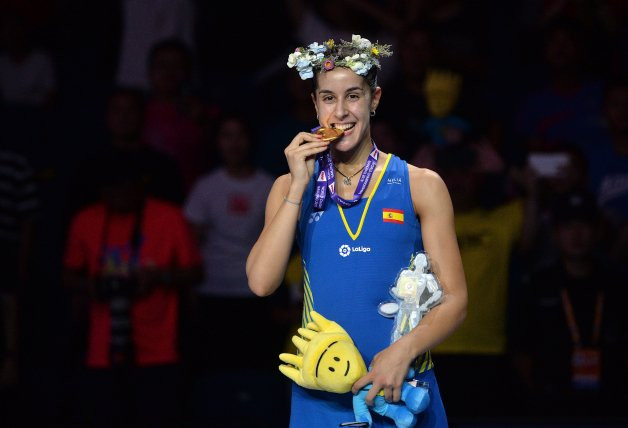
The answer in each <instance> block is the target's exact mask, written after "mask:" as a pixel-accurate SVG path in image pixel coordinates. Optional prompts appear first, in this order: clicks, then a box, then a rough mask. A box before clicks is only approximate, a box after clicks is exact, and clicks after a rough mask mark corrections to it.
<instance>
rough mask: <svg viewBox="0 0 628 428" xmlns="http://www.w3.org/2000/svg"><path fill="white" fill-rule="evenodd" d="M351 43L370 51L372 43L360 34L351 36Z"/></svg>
mask: <svg viewBox="0 0 628 428" xmlns="http://www.w3.org/2000/svg"><path fill="white" fill-rule="evenodd" d="M351 42H352V43H355V44H356V45H358V47H359V48H360V49H369V48H370V47H371V41H370V40H369V39H363V38H362V37H361V36H360V35H359V34H353V35H352V36H351Z"/></svg>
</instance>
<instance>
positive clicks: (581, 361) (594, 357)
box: [571, 348, 602, 390]
mask: <svg viewBox="0 0 628 428" xmlns="http://www.w3.org/2000/svg"><path fill="white" fill-rule="evenodd" d="M601 373H602V353H601V352H600V350H599V349H597V348H575V349H574V351H573V354H572V357H571V374H572V376H571V383H572V386H573V387H574V388H575V389H586V390H596V389H599V387H600V377H601Z"/></svg>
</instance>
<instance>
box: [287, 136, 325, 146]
mask: <svg viewBox="0 0 628 428" xmlns="http://www.w3.org/2000/svg"><path fill="white" fill-rule="evenodd" d="M321 138H322V137H320V136H319V135H318V134H311V133H309V132H299V133H298V134H297V135H296V136H295V137H294V139H293V140H292V141H291V142H290V144H289V145H288V148H294V147H298V146H299V145H300V144H301V143H302V142H304V141H320V139H321Z"/></svg>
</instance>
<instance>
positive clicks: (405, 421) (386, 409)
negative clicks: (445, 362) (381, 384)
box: [345, 369, 430, 428]
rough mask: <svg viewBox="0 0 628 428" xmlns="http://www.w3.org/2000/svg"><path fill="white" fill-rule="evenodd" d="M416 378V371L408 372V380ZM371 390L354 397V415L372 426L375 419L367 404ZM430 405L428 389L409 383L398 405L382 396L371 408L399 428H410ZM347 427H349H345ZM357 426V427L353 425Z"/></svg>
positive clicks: (403, 388) (362, 391) (376, 398)
mask: <svg viewBox="0 0 628 428" xmlns="http://www.w3.org/2000/svg"><path fill="white" fill-rule="evenodd" d="M413 376H414V370H413V369H410V371H409V372H408V376H407V378H408V379H411V378H412V377H413ZM370 389H371V385H370V384H369V385H367V386H365V387H364V388H362V389H361V390H360V392H358V393H357V394H356V395H354V396H353V413H354V414H355V420H356V421H358V422H366V423H368V425H365V426H370V425H371V424H372V423H373V418H372V417H371V414H370V412H369V407H368V406H367V404H366V395H367V394H368V392H369V390H370ZM429 404H430V395H429V393H428V390H427V388H425V387H423V386H412V385H411V384H410V383H409V382H408V381H406V382H404V383H403V386H402V389H401V401H400V402H397V403H388V402H387V401H386V400H385V399H384V397H383V396H382V395H380V394H378V395H376V396H375V399H374V400H373V407H371V408H370V410H372V411H373V412H375V413H377V414H378V415H382V416H386V417H387V418H390V419H392V420H393V421H395V425H396V426H397V427H398V428H410V427H413V426H414V425H415V424H416V421H417V419H416V415H418V414H419V413H421V412H422V411H423V410H425V409H426V408H427V406H429ZM345 426H347V425H345ZM352 426H356V425H352Z"/></svg>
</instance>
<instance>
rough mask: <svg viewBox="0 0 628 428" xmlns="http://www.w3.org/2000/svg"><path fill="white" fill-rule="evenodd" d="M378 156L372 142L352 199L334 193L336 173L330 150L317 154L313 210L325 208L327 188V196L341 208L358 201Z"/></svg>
mask: <svg viewBox="0 0 628 428" xmlns="http://www.w3.org/2000/svg"><path fill="white" fill-rule="evenodd" d="M378 158H379V150H377V146H376V145H375V142H373V149H372V150H371V153H370V154H369V157H368V158H367V159H366V164H365V165H364V169H363V170H362V175H361V176H360V180H359V181H358V186H357V187H356V189H355V193H354V194H353V198H352V199H349V200H347V199H344V198H341V197H340V196H339V195H338V193H336V173H335V171H334V161H333V159H332V158H331V152H330V151H329V149H327V150H325V151H324V152H323V153H321V154H319V155H317V157H316V161H317V162H318V165H319V171H320V172H319V174H318V178H317V179H316V190H315V192H314V210H315V211H322V210H324V209H325V201H326V199H327V191H328V190H329V197H330V198H331V199H332V200H333V201H334V202H336V203H337V204H338V205H339V206H341V207H343V208H349V207H352V206H354V205H355V204H357V203H358V202H360V199H361V198H362V195H364V192H365V191H366V188H367V187H368V185H369V182H370V181H371V177H373V172H374V171H375V167H376V166H377V159H378Z"/></svg>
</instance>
